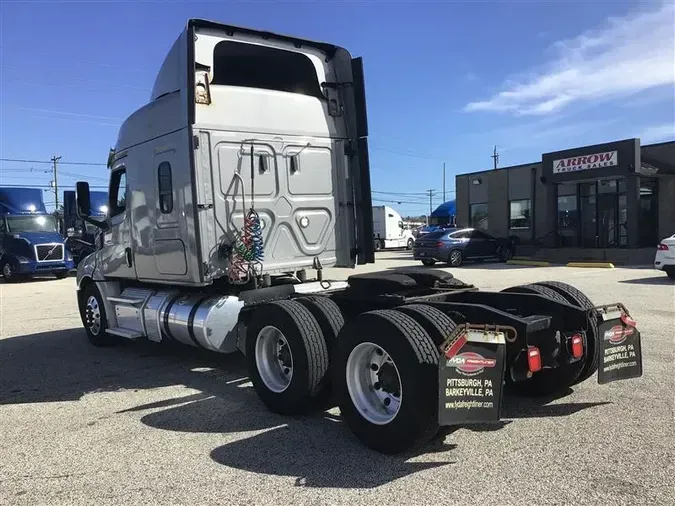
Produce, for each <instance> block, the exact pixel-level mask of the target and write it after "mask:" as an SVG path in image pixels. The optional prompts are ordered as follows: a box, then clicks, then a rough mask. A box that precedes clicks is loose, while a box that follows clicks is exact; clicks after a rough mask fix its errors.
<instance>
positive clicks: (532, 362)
mask: <svg viewBox="0 0 675 506" xmlns="http://www.w3.org/2000/svg"><path fill="white" fill-rule="evenodd" d="M527 367H528V369H529V370H530V372H537V371H541V353H539V348H536V347H534V346H530V347H528V348H527Z"/></svg>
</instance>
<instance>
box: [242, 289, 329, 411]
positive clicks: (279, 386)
mask: <svg viewBox="0 0 675 506" xmlns="http://www.w3.org/2000/svg"><path fill="white" fill-rule="evenodd" d="M246 359H247V362H248V369H249V375H250V377H251V382H252V383H253V387H254V388H255V391H256V393H257V394H258V397H259V398H260V400H261V401H262V402H263V404H265V406H266V407H267V408H268V409H269V410H270V411H272V412H274V413H279V414H282V415H292V414H299V413H303V412H305V411H307V410H308V409H309V408H310V407H312V406H313V405H314V403H315V402H316V401H317V397H318V396H319V394H320V393H321V386H322V383H323V380H324V377H325V376H326V372H327V371H328V364H329V360H328V346H327V345H326V340H325V338H324V336H323V333H322V332H321V327H320V326H319V323H318V322H317V320H316V318H314V316H312V313H311V311H310V310H309V309H307V308H306V307H305V306H304V305H302V304H301V303H300V302H297V301H295V300H278V301H274V302H270V303H269V304H265V305H262V306H260V307H258V308H256V309H255V310H254V312H253V317H252V319H251V323H250V324H249V326H248V329H247V335H246Z"/></svg>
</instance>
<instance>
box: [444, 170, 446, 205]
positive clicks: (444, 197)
mask: <svg viewBox="0 0 675 506" xmlns="http://www.w3.org/2000/svg"><path fill="white" fill-rule="evenodd" d="M445 201H446V200H445V162H443V202H445Z"/></svg>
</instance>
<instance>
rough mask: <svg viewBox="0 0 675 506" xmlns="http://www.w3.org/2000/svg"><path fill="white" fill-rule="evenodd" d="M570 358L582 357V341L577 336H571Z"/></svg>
mask: <svg viewBox="0 0 675 506" xmlns="http://www.w3.org/2000/svg"><path fill="white" fill-rule="evenodd" d="M572 356H573V357H574V358H581V357H583V356H584V340H583V338H582V337H581V336H580V335H579V334H574V335H573V336H572Z"/></svg>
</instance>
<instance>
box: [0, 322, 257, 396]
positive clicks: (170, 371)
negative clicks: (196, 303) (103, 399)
mask: <svg viewBox="0 0 675 506" xmlns="http://www.w3.org/2000/svg"><path fill="white" fill-rule="evenodd" d="M198 368H202V369H203V368H211V369H210V370H208V371H203V370H202V371H199V370H198ZM245 376H246V367H245V364H244V361H243V359H242V357H241V356H239V355H218V354H214V353H209V352H207V351H204V350H198V349H195V348H190V347H187V346H185V347H180V348H179V347H171V346H164V345H161V344H158V343H153V342H150V341H139V342H137V343H131V342H129V343H123V344H121V345H120V346H116V347H111V348H97V347H95V346H92V345H91V344H89V342H88V340H87V337H86V334H85V332H84V329H81V328H73V329H66V330H56V331H51V332H42V333H38V334H31V335H25V336H18V337H12V338H6V339H0V405H3V404H22V403H34V402H57V401H75V400H78V399H80V398H81V397H82V396H83V395H85V394H88V393H91V392H106V391H108V392H110V391H117V390H121V389H125V390H133V389H147V388H157V387H162V386H169V385H186V386H188V387H191V388H195V389H198V390H200V391H206V392H212V393H214V394H221V393H222V392H223V387H222V385H224V384H225V383H226V382H228V381H232V380H236V379H238V378H241V377H245ZM228 389H229V387H228Z"/></svg>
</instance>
